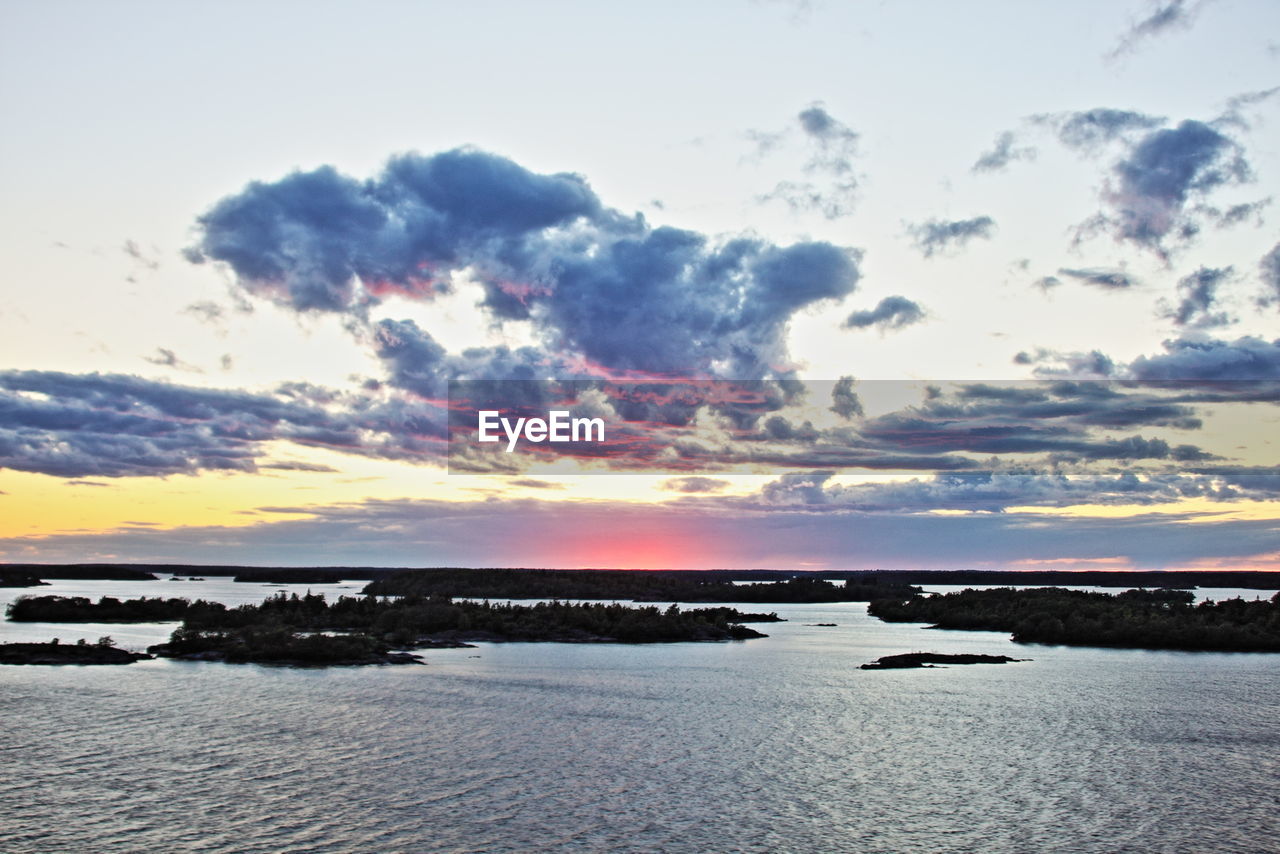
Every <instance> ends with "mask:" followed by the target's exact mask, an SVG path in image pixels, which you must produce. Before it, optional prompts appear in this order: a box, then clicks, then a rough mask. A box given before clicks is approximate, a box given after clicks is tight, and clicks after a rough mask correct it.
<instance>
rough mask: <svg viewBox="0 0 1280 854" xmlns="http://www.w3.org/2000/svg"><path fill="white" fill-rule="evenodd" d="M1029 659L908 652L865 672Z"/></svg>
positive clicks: (874, 664) (882, 660)
mask: <svg viewBox="0 0 1280 854" xmlns="http://www.w3.org/2000/svg"><path fill="white" fill-rule="evenodd" d="M1030 660H1031V659H1029V658H1010V657H1009V656H1007V655H976V654H973V653H963V654H955V655H946V654H943V653H938V652H907V653H903V654H902V655H886V656H884V657H883V658H879V659H876V660H875V661H873V662H871V663H870V664H864V665H862V669H863V670H902V669H906V668H910V667H933V666H935V665H938V664H1005V663H1007V662H1010V661H1030Z"/></svg>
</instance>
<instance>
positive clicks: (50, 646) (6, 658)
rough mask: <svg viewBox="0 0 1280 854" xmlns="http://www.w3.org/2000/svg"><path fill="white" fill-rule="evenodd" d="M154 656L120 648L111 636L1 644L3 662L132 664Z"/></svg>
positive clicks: (1, 661) (0, 654) (0, 651)
mask: <svg viewBox="0 0 1280 854" xmlns="http://www.w3.org/2000/svg"><path fill="white" fill-rule="evenodd" d="M152 657H153V656H150V655H147V654H146V653H142V652H129V651H128V650H125V649H120V648H118V647H116V646H115V645H114V641H112V640H111V638H100V639H99V640H98V642H97V643H96V644H91V643H89V642H88V641H85V640H81V641H79V642H78V643H59V642H58V641H57V640H53V641H50V642H49V643H5V644H0V664H133V662H135V661H141V660H143V659H147V658H152Z"/></svg>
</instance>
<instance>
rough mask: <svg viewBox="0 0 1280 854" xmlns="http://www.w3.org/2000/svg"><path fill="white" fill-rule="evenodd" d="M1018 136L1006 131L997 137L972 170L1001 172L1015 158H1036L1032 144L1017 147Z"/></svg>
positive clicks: (979, 157) (975, 162)
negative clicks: (1015, 143) (1015, 144)
mask: <svg viewBox="0 0 1280 854" xmlns="http://www.w3.org/2000/svg"><path fill="white" fill-rule="evenodd" d="M1016 139H1017V137H1016V136H1015V135H1014V133H1013V131H1004V132H1003V133H1001V134H1000V135H999V136H997V137H996V139H995V142H994V143H993V144H992V146H991V148H990V150H988V151H984V152H983V153H982V154H981V155H979V156H978V159H977V160H976V161H974V164H973V166H971V167H970V170H969V171H971V172H1000V171H1002V170H1003V169H1005V168H1006V167H1008V165H1009V164H1010V163H1012V162H1014V161H1015V160H1035V158H1036V150H1035V149H1034V148H1032V147H1030V146H1026V147H1023V148H1015V147H1014V142H1015V141H1016Z"/></svg>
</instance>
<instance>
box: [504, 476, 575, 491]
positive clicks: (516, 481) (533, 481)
mask: <svg viewBox="0 0 1280 854" xmlns="http://www.w3.org/2000/svg"><path fill="white" fill-rule="evenodd" d="M507 483H508V484H510V485H511V486H523V487H525V488H526V489H564V488H565V485H564V484H563V483H555V482H554V481H550V480H539V479H538V478H534V477H513V478H512V479H511V480H509V481H507Z"/></svg>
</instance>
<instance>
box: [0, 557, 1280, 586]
mask: <svg viewBox="0 0 1280 854" xmlns="http://www.w3.org/2000/svg"><path fill="white" fill-rule="evenodd" d="M494 569H502V570H510V571H513V572H520V573H526V572H527V573H549V572H572V573H601V572H625V573H645V574H651V573H662V574H669V575H677V576H692V577H696V578H701V579H704V580H710V579H716V580H733V581H750V582H763V581H779V580H784V579H789V578H813V579H821V580H824V581H855V582H857V581H862V582H878V583H889V584H917V585H918V584H945V585H983V586H986V585H991V586H1007V585H1019V586H1021V585H1031V586H1051V587H1061V586H1083V587H1123V588H1133V587H1178V588H1184V589H1186V588H1193V587H1238V588H1243V589H1249V590H1280V571H1265V570H1239V571H1236V570H1139V571H1132V572H1124V571H1115V570H978V569H911V570H899V569H885V570H879V569H873V570H789V569H759V568H755V569H631V570H625V569H624V570H620V569H610V568H606V567H598V568H595V567H593V568H587V569H557V568H535V567H386V566H250V565H237V564H221V565H218V564H177V563H47V564H46V563H0V584H3V583H4V579H6V578H14V579H20V578H31V579H36V580H45V581H48V580H51V579H58V580H66V579H78V580H147V579H152V578H155V577H156V575H155V573H164V574H173V575H182V576H191V575H200V576H205V577H208V576H232V577H238V578H239V579H240V580H244V581H250V582H271V581H276V580H278V579H284V581H282V582H281V583H307V584H322V583H336V582H338V581H376V580H381V579H384V578H388V577H390V576H392V575H395V574H397V573H404V572H420V571H424V570H435V571H441V570H473V571H492V570H494ZM292 579H299V580H298V581H293V580H292ZM13 586H26V585H16V584H15V585H13Z"/></svg>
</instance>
